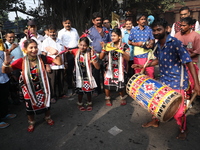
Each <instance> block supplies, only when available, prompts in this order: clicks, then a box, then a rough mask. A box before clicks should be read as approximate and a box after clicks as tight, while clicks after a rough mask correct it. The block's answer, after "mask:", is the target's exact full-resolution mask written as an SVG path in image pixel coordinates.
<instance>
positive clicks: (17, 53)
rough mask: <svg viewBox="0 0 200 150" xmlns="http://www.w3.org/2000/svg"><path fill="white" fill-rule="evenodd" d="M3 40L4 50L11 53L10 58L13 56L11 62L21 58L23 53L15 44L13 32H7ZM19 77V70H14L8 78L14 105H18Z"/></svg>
mask: <svg viewBox="0 0 200 150" xmlns="http://www.w3.org/2000/svg"><path fill="white" fill-rule="evenodd" d="M5 38H6V42H5V43H4V45H5V48H6V49H9V50H10V51H11V53H10V54H11V57H13V56H14V58H13V61H15V60H17V59H19V58H22V57H23V52H22V50H21V48H20V46H19V45H18V44H17V43H15V33H14V32H13V31H9V32H7V33H6V35H5ZM13 61H12V62H13ZM19 76H20V70H14V71H13V72H12V73H11V77H10V94H11V98H12V101H13V104H16V105H17V104H20V102H19V94H18V91H19V89H18V84H19V81H18V79H19Z"/></svg>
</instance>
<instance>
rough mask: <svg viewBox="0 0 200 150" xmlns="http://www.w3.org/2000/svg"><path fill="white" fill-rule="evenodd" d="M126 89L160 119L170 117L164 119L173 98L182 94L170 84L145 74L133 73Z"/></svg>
mask: <svg viewBox="0 0 200 150" xmlns="http://www.w3.org/2000/svg"><path fill="white" fill-rule="evenodd" d="M126 91H127V93H128V94H129V95H130V96H131V97H132V98H133V99H134V100H135V101H137V103H139V104H140V105H141V106H142V107H143V108H145V109H147V110H148V111H149V112H150V113H151V114H153V115H154V116H155V117H157V118H158V119H159V120H160V121H166V120H167V119H170V118H167V119H166V118H165V120H163V117H164V116H165V113H166V110H167V109H168V108H169V106H170V105H171V104H172V102H173V101H172V99H173V100H175V99H177V98H180V96H181V95H180V94H179V93H177V92H176V91H175V90H173V89H172V88H170V87H169V86H167V85H164V84H162V83H160V82H158V81H156V80H154V79H152V78H150V77H148V76H146V75H143V74H135V75H133V76H132V78H131V79H130V80H129V81H128V84H127V86H126ZM177 107H178V105H177ZM174 108H175V107H174ZM173 111H174V110H173ZM172 113H174V112H172ZM172 116H173V114H172ZM170 117H171V116H170Z"/></svg>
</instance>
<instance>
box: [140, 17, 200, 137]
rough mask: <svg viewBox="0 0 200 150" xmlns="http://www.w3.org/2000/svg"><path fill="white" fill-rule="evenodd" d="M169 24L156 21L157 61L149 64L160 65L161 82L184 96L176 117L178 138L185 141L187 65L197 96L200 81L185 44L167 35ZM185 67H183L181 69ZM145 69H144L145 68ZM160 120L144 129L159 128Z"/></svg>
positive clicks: (199, 92)
mask: <svg viewBox="0 0 200 150" xmlns="http://www.w3.org/2000/svg"><path fill="white" fill-rule="evenodd" d="M167 25H168V23H167V22H166V21H165V20H164V19H161V18H158V19H156V20H155V21H154V22H153V24H152V25H151V28H152V30H153V35H154V38H155V39H158V42H157V43H156V44H157V46H158V47H157V49H156V51H155V56H156V59H155V60H153V61H152V62H150V63H148V64H147V67H149V66H155V65H157V64H159V67H160V75H161V76H160V81H161V82H162V83H164V84H165V85H168V86H169V87H171V88H172V89H174V90H175V91H177V92H179V93H181V94H182V103H181V104H180V106H179V109H178V111H177V112H176V114H175V115H174V118H175V119H176V121H177V124H178V125H179V127H180V133H179V135H178V136H177V138H178V139H182V140H184V139H185V138H186V134H187V132H186V131H187V130H186V129H187V128H186V116H185V114H184V110H185V107H184V90H186V89H187V88H188V86H189V80H188V74H187V71H186V68H185V65H186V66H187V67H188V69H189V71H190V72H191V74H192V76H193V78H194V81H195V87H194V90H195V91H196V92H197V94H198V95H199V94H200V87H199V81H198V78H197V75H196V72H195V69H194V66H193V63H192V60H191V58H190V55H189V53H188V51H187V50H186V49H185V48H184V46H183V44H182V43H181V42H180V41H179V40H178V39H176V38H174V37H172V36H170V35H168V34H167V27H168V26H167ZM182 65H184V66H183V67H181V66H182ZM143 69H144V68H143ZM181 69H183V72H184V75H183V87H180V82H181V77H180V76H181ZM158 123H159V120H158V119H157V118H155V117H154V116H153V117H152V121H151V122H148V123H146V124H143V125H142V127H150V126H153V127H158V125H159V124H158Z"/></svg>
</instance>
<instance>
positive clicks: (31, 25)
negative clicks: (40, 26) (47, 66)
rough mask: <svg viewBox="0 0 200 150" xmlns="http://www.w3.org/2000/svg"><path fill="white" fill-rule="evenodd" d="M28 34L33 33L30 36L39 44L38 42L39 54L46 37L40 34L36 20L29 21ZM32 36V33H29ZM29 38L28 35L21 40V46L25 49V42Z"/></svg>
mask: <svg viewBox="0 0 200 150" xmlns="http://www.w3.org/2000/svg"><path fill="white" fill-rule="evenodd" d="M27 25H28V31H29V33H28V34H32V37H30V38H31V39H34V40H35V41H36V42H37V44H38V54H41V49H42V42H43V41H44V39H45V38H44V37H43V36H42V35H40V34H39V33H37V24H36V22H35V20H29V21H28V23H27ZM28 36H30V35H28ZM26 39H27V37H24V38H23V39H22V40H21V41H20V46H21V48H22V49H23V42H24V41H25V40H26Z"/></svg>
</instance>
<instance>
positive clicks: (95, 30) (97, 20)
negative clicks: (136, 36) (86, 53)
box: [88, 12, 111, 95]
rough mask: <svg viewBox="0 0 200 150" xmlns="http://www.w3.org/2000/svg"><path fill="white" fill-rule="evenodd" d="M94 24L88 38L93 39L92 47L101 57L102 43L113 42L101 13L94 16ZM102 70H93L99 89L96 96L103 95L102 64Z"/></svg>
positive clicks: (95, 13) (101, 68)
mask: <svg viewBox="0 0 200 150" xmlns="http://www.w3.org/2000/svg"><path fill="white" fill-rule="evenodd" d="M92 23H93V26H92V27H91V28H90V29H89V35H88V37H89V38H90V39H91V41H92V42H91V46H92V47H93V48H94V50H95V52H96V55H97V56H99V54H100V53H101V50H102V47H101V44H100V42H104V43H108V42H110V41H111V37H110V33H109V31H108V30H107V28H105V27H103V26H102V16H101V14H100V13H99V12H94V13H93V14H92ZM99 63H100V66H101V67H100V70H97V69H96V68H95V67H93V69H92V73H93V76H94V78H95V80H96V83H97V89H96V90H95V95H98V94H100V93H101V82H100V71H101V75H102V79H103V72H104V68H103V64H102V62H100V60H99Z"/></svg>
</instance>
